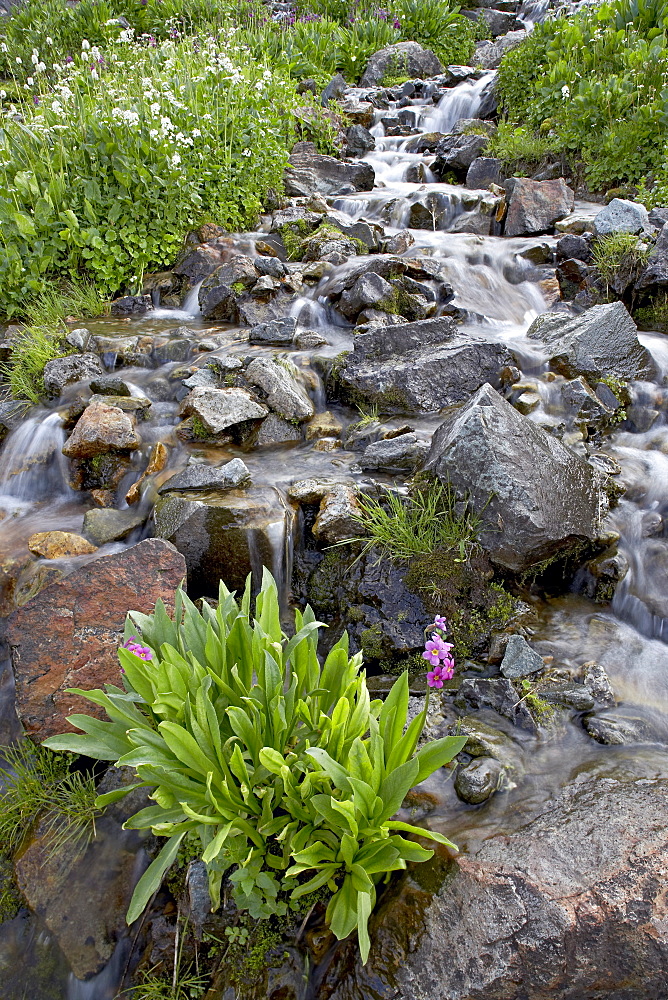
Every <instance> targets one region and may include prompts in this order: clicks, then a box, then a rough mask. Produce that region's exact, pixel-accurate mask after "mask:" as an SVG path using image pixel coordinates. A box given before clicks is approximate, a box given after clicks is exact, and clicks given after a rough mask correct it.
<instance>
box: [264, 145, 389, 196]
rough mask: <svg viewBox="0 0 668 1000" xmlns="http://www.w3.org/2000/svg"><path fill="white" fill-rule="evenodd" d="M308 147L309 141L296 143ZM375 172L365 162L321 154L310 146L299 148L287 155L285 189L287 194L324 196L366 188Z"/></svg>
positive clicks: (368, 186)
mask: <svg viewBox="0 0 668 1000" xmlns="http://www.w3.org/2000/svg"><path fill="white" fill-rule="evenodd" d="M298 145H299V146H302V147H303V146H312V145H313V144H312V143H298ZM374 180H375V172H374V169H373V167H372V166H371V165H370V164H369V163H347V162H346V161H344V160H337V159H335V158H334V157H333V156H325V155H324V154H322V153H317V152H316V150H315V146H313V149H312V150H310V149H307V150H304V149H300V150H298V151H297V152H293V153H292V154H291V156H290V165H289V166H288V167H287V168H286V171H285V175H284V185H285V190H286V193H287V194H288V195H291V196H297V197H299V196H303V195H306V196H308V195H310V194H322V195H325V196H326V197H329V196H332V195H337V194H351V193H352V192H353V191H370V190H371V189H372V188H373V185H374Z"/></svg>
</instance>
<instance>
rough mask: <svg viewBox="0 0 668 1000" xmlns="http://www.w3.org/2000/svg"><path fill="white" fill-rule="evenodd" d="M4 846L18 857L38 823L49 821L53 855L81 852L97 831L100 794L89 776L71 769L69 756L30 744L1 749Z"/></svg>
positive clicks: (0, 833) (0, 813) (0, 803)
mask: <svg viewBox="0 0 668 1000" xmlns="http://www.w3.org/2000/svg"><path fill="white" fill-rule="evenodd" d="M0 753H1V755H2V758H3V759H4V760H5V762H6V763H5V764H3V765H1V766H0V776H1V778H2V782H3V784H4V785H5V788H4V791H3V792H2V793H0V844H2V847H3V850H4V851H6V852H7V853H8V854H13V853H15V852H16V851H17V850H18V849H19V847H20V846H21V844H22V843H23V840H24V838H25V837H26V836H27V835H28V834H29V833H30V832H31V830H32V829H33V828H34V827H35V825H36V823H37V822H38V821H39V820H41V819H44V820H45V834H46V837H47V838H48V840H49V841H50V850H51V851H52V852H53V853H56V852H58V851H59V850H61V849H62V848H63V847H64V846H65V845H68V844H74V846H75V847H76V849H79V850H83V848H84V847H85V846H86V844H87V843H88V841H89V840H90V838H91V836H93V835H94V832H95V819H96V817H98V816H99V815H100V810H99V809H97V808H96V807H95V798H96V796H97V792H96V789H95V781H94V779H93V778H92V777H91V776H88V775H83V774H81V773H79V772H78V771H71V770H70V762H71V760H72V757H71V755H70V754H54V753H52V752H51V751H49V750H44V749H43V748H42V747H37V746H35V745H34V744H33V743H31V742H30V740H27V739H26V740H24V741H23V742H22V743H20V744H17V745H16V746H11V747H2V748H0Z"/></svg>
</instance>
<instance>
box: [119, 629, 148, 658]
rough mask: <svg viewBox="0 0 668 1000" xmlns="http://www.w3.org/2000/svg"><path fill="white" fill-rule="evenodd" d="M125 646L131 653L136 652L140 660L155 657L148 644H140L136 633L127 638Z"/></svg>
mask: <svg viewBox="0 0 668 1000" xmlns="http://www.w3.org/2000/svg"><path fill="white" fill-rule="evenodd" d="M123 648H124V649H127V650H129V651H130V652H131V653H134V654H135V656H138V657H139V659H140V660H152V659H153V653H152V652H151V650H150V649H149V648H148V646H142V645H140V643H139V642H137V636H136V635H131V636H130V638H129V639H128V640H127V642H124V643H123Z"/></svg>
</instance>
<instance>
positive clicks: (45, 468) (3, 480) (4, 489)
mask: <svg viewBox="0 0 668 1000" xmlns="http://www.w3.org/2000/svg"><path fill="white" fill-rule="evenodd" d="M65 436H66V435H65V431H64V429H63V424H62V420H61V418H60V415H59V414H58V413H48V414H46V415H44V413H41V414H38V415H36V416H33V417H29V418H28V419H27V420H26V421H25V423H23V424H21V425H20V427H17V428H16V429H15V430H14V431H12V433H11V434H10V435H9V437H8V438H7V440H6V442H5V444H4V447H3V449H2V463H1V464H2V472H1V473H0V496H4V497H12V498H14V499H16V500H19V501H24V502H26V501H27V502H32V501H37V500H45V499H47V498H48V499H53V498H54V497H63V496H68V495H70V493H71V490H70V488H69V485H68V481H67V470H68V466H67V460H66V459H65V457H64V456H63V453H62V448H63V445H64V443H65Z"/></svg>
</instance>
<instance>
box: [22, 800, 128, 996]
mask: <svg viewBox="0 0 668 1000" xmlns="http://www.w3.org/2000/svg"><path fill="white" fill-rule="evenodd" d="M96 825H97V827H98V830H99V836H98V838H97V839H95V840H94V841H93V842H92V843H91V844H90V845H89V846H88V847H87V848H86V849H85V851H84V852H83V853H81V852H78V849H77V843H76V841H66V842H65V845H64V847H62V848H59V849H58V850H57V851H56V850H54V846H53V839H52V838H51V837H49V832H48V826H47V822H46V821H45V822H44V823H43V824H42V825H41V826H40V827H39V828H38V830H37V834H36V837H35V839H34V840H33V841H32V842H31V843H30V844H29V846H28V847H27V849H26V850H25V851H24V853H23V854H22V855H21V857H20V859H19V860H18V861H17V863H16V878H17V883H18V885H19V887H20V889H21V892H22V893H23V895H24V897H25V899H26V902H27V903H28V905H29V906H30V908H31V909H32V910H33V911H35V912H36V913H38V914H39V915H40V917H41V918H42V920H43V921H44V923H45V924H46V927H47V928H48V932H49V934H50V935H54V937H55V938H56V940H57V942H58V945H59V947H60V949H61V951H62V952H63V953H64V955H65V956H66V957H67V962H68V964H69V966H70V968H71V970H72V974H73V975H74V976H76V977H77V979H80V980H84V979H87V978H88V977H91V976H94V975H95V974H96V973H99V972H101V971H102V969H103V968H104V966H105V965H106V964H107V962H108V961H109V960H110V959H111V956H112V954H113V951H114V948H115V946H116V942H117V940H118V939H119V938H120V937H121V936H122V935H123V934H124V933H125V932H126V927H125V913H126V911H127V907H128V906H129V903H130V898H131V896H132V890H133V887H134V883H135V881H136V874H135V872H136V870H137V856H136V852H137V849H138V846H139V837H138V834H137V833H135V832H131V831H127V832H125V831H123V830H122V829H121V826H120V824H119V823H117V822H114V821H113V819H107V818H106V817H104V818H102V819H98V821H97V824H96ZM140 870H141V869H140ZM47 968H48V966H47ZM51 995H53V994H51ZM31 996H32V992H31Z"/></svg>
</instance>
